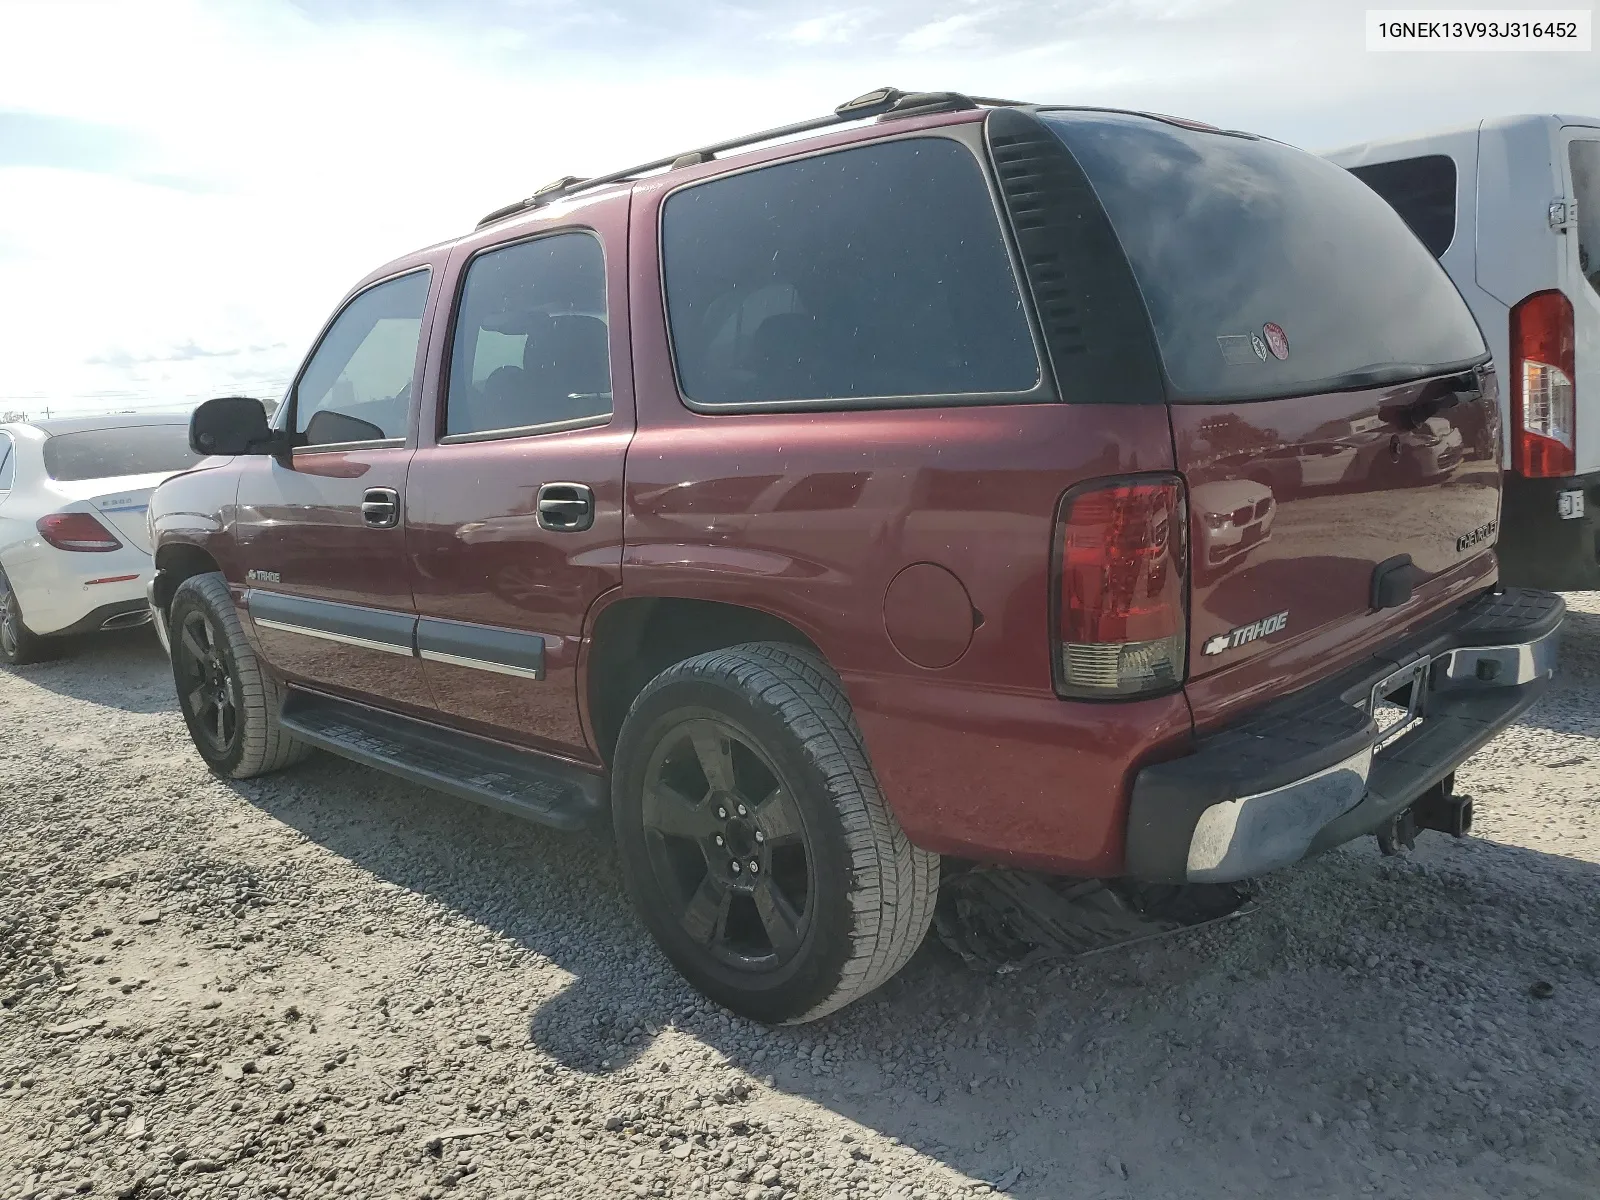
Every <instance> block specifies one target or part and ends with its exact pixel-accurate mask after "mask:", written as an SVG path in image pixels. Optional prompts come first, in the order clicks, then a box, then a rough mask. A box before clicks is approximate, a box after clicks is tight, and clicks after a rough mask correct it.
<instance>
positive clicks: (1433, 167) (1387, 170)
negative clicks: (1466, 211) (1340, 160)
mask: <svg viewBox="0 0 1600 1200" xmlns="http://www.w3.org/2000/svg"><path fill="white" fill-rule="evenodd" d="M1350 174H1352V175H1354V176H1355V177H1356V178H1357V179H1359V180H1361V182H1362V183H1364V184H1366V185H1367V186H1368V187H1369V188H1371V189H1372V190H1373V191H1375V192H1377V193H1378V195H1380V196H1382V197H1383V198H1384V199H1385V200H1387V201H1388V202H1389V205H1390V207H1392V208H1393V209H1394V210H1395V212H1397V213H1399V214H1400V219H1401V220H1402V221H1404V222H1405V223H1406V224H1407V225H1409V226H1410V227H1411V232H1412V233H1414V234H1416V235H1417V237H1419V238H1421V239H1422V244H1423V245H1424V246H1426V247H1427V248H1428V253H1430V254H1432V255H1433V256H1434V257H1435V258H1438V257H1439V256H1440V255H1441V254H1443V253H1444V252H1445V251H1446V250H1448V249H1450V243H1451V242H1452V241H1453V240H1454V239H1455V236H1456V160H1455V159H1453V158H1451V157H1450V156H1449V155H1448V154H1424V155H1422V156H1421V157H1419V158H1397V159H1395V161H1394V162H1386V163H1373V164H1372V165H1371V166H1366V167H1351V168H1350Z"/></svg>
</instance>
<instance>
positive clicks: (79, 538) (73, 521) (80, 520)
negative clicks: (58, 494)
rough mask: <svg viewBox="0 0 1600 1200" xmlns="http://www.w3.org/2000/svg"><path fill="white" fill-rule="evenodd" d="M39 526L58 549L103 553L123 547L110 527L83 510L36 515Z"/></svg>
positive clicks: (45, 537)
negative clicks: (113, 535)
mask: <svg viewBox="0 0 1600 1200" xmlns="http://www.w3.org/2000/svg"><path fill="white" fill-rule="evenodd" d="M38 529H39V536H40V537H42V538H44V540H45V541H47V542H49V543H50V544H51V545H52V546H54V547H55V548H56V549H57V550H74V551H78V552H80V553H83V552H87V553H90V554H104V553H106V552H107V551H109V550H121V549H122V543H121V542H119V541H117V539H116V538H114V537H112V536H111V531H110V530H109V529H107V528H106V527H105V526H104V525H102V524H100V522H99V521H96V520H95V519H94V518H93V517H91V516H90V515H89V514H88V513H85V512H62V513H51V514H50V515H49V516H47V517H40V518H39V521H38Z"/></svg>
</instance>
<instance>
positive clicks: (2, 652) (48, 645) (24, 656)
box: [0, 572, 65, 667]
mask: <svg viewBox="0 0 1600 1200" xmlns="http://www.w3.org/2000/svg"><path fill="white" fill-rule="evenodd" d="M64 649H65V647H63V646H62V644H61V642H60V640H59V639H56V638H46V637H40V636H39V635H38V634H36V633H33V632H32V631H31V630H29V628H28V626H27V624H26V623H25V622H24V621H23V619H22V603H21V601H19V600H18V599H17V594H16V593H15V592H14V591H12V590H11V581H10V580H9V579H7V578H6V577H5V573H4V572H0V662H4V663H8V664H9V665H11V666H13V667H22V666H27V665H28V664H29V663H39V662H48V661H49V660H50V659H52V658H59V657H60V656H61V654H62V651H63V650H64Z"/></svg>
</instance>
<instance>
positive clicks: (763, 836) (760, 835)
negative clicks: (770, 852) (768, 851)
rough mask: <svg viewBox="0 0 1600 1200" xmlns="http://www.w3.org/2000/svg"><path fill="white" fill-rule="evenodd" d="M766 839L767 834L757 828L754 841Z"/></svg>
mask: <svg viewBox="0 0 1600 1200" xmlns="http://www.w3.org/2000/svg"><path fill="white" fill-rule="evenodd" d="M766 840H767V835H766V834H764V833H762V832H761V830H759V829H758V830H756V841H757V842H764V841H766Z"/></svg>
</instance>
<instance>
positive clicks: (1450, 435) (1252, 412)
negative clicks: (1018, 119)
mask: <svg viewBox="0 0 1600 1200" xmlns="http://www.w3.org/2000/svg"><path fill="white" fill-rule="evenodd" d="M1040 117H1041V119H1043V120H1044V121H1045V122H1046V124H1048V125H1050V126H1051V127H1052V128H1054V129H1055V130H1056V131H1057V133H1058V135H1059V136H1060V137H1061V139H1062V140H1063V141H1064V142H1065V143H1066V144H1067V147H1068V149H1069V150H1071V151H1072V153H1073V155H1074V156H1075V157H1076V159H1077V160H1078V162H1079V164H1080V165H1081V166H1082V168H1083V170H1084V173H1085V175H1086V176H1087V177H1088V179H1089V181H1090V183H1091V184H1092V186H1093V187H1094V189H1095V191H1096V194H1097V195H1098V197H1099V199H1100V201H1101V203H1102V205H1103V206H1104V207H1105V209H1106V212H1107V214H1108V216H1109V217H1110V219H1111V222H1112V224H1113V226H1114V227H1115V228H1116V231H1117V235H1118V237H1119V239H1120V240H1121V243H1122V247H1123V250H1124V252H1125V253H1126V255H1127V257H1128V260H1129V262H1130V263H1131V265H1132V267H1133V271H1134V274H1135V276H1136V277H1137V279H1138V281H1139V285H1140V289H1141V291H1142V293H1143V297H1144V301H1145V305H1146V307H1147V309H1148V311H1149V316H1150V321H1151V324H1152V326H1153V328H1154V331H1155V336H1156V341H1157V343H1158V345H1159V348H1160V352H1161V359H1162V364H1163V369H1164V371H1165V375H1166V385H1167V395H1168V400H1169V402H1170V410H1171V414H1172V429H1173V438H1174V446H1175V453H1176V462H1177V464H1178V468H1179V470H1180V472H1181V473H1182V474H1183V476H1184V478H1185V480H1186V482H1187V485H1188V491H1189V520H1190V561H1191V580H1190V612H1189V663H1188V671H1189V679H1190V680H1191V681H1195V680H1198V679H1201V678H1203V677H1208V676H1213V675H1220V674H1221V673H1223V672H1230V671H1233V670H1236V669H1240V668H1243V667H1244V666H1245V665H1246V664H1253V666H1254V668H1255V669H1254V670H1253V672H1251V677H1252V678H1254V679H1256V680H1260V679H1262V678H1265V677H1267V676H1271V686H1272V687H1274V688H1278V689H1281V688H1283V687H1286V686H1287V687H1292V686H1297V685H1298V684H1300V683H1304V682H1309V681H1310V680H1311V679H1313V678H1315V677H1317V676H1318V675H1320V674H1322V673H1325V672H1326V671H1328V670H1329V669H1330V667H1331V666H1332V665H1334V660H1336V659H1338V658H1339V657H1340V656H1341V655H1348V656H1353V655H1354V654H1356V653H1359V652H1361V651H1362V650H1363V649H1364V648H1367V647H1370V646H1371V645H1373V644H1375V643H1377V642H1381V641H1383V640H1385V639H1389V638H1392V637H1393V636H1395V635H1396V634H1397V633H1398V632H1400V630H1402V629H1403V628H1404V627H1405V626H1406V625H1407V624H1409V623H1410V622H1412V621H1413V620H1415V619H1417V618H1419V617H1421V616H1422V615H1424V614H1425V613H1427V612H1429V611H1432V610H1433V609H1436V608H1438V607H1439V606H1441V605H1442V604H1444V603H1447V602H1448V601H1449V600H1450V599H1452V598H1454V597H1456V596H1459V595H1461V594H1462V592H1463V589H1464V588H1466V587H1470V586H1472V585H1473V584H1481V583H1487V582H1489V581H1490V580H1491V579H1492V578H1493V573H1494V570H1495V564H1494V557H1493V554H1492V553H1491V550H1492V546H1493V543H1494V531H1495V525H1496V520H1497V515H1498V509H1499V497H1500V483H1499V467H1498V461H1497V460H1498V449H1497V439H1498V436H1499V415H1498V406H1497V402H1496V392H1495V387H1496V385H1495V381H1494V376H1493V372H1492V370H1491V369H1490V368H1489V367H1488V366H1487V362H1488V357H1489V355H1488V350H1487V348H1486V346H1485V344H1484V340H1483V336H1482V334H1481V332H1480V331H1479V329H1478V326H1477V323H1476V321H1475V320H1474V319H1473V316H1472V314H1471V312H1470V311H1469V310H1468V308H1467V306H1466V304H1465V302H1464V301H1463V300H1462V299H1461V297H1460V295H1459V293H1458V292H1457V291H1456V289H1455V286H1454V285H1453V284H1452V283H1451V282H1450V279H1449V276H1448V275H1447V274H1446V273H1445V271H1444V270H1443V268H1442V267H1441V266H1440V265H1439V264H1438V262H1437V261H1435V259H1434V258H1433V256H1432V255H1431V254H1430V253H1429V252H1428V250H1427V249H1426V248H1425V247H1424V246H1423V245H1422V243H1421V242H1420V241H1418V239H1417V238H1416V236H1414V235H1413V234H1412V232H1411V231H1410V230H1409V229H1408V228H1407V227H1406V225H1405V223H1404V222H1403V221H1402V220H1401V218H1400V217H1399V216H1397V215H1396V214H1395V212H1394V210H1393V209H1392V208H1390V206H1389V205H1388V204H1386V203H1385V202H1384V201H1383V200H1382V199H1381V198H1380V197H1379V196H1378V195H1376V194H1375V193H1374V192H1373V191H1372V190H1371V189H1370V188H1369V187H1367V186H1366V185H1365V184H1364V183H1362V182H1361V181H1360V180H1358V179H1356V178H1355V177H1354V176H1352V175H1351V174H1349V173H1348V172H1347V171H1345V170H1343V169H1341V168H1340V167H1337V166H1335V165H1333V164H1332V163H1329V162H1327V161H1325V160H1323V159H1320V158H1317V157H1315V156H1313V155H1311V154H1307V153H1304V152H1302V151H1299V150H1295V149H1292V148H1291V147H1288V146H1285V145H1283V144H1281V143H1278V142H1273V141H1270V140H1267V139H1263V138H1256V137H1253V136H1250V135H1243V134H1233V133H1227V132H1223V131H1220V130H1208V129H1204V128H1196V127H1193V126H1191V125H1187V124H1183V123H1178V122H1172V121H1167V120H1163V119H1155V118H1150V117H1143V116H1137V115H1131V114H1121V113H1108V112H1087V111H1082V110H1058V111H1050V110H1045V111H1042V112H1041V113H1040ZM1384 580H1388V583H1387V584H1384V582H1383V581H1384ZM1385 589H1388V590H1385ZM1310 643H1314V644H1316V645H1318V646H1325V647H1328V648H1329V652H1328V653H1326V654H1322V653H1319V654H1317V655H1315V656H1310V655H1308V654H1307V653H1305V649H1304V648H1305V646H1306V645H1307V644H1310ZM1295 647H1300V648H1301V651H1300V653H1298V654H1294V653H1291V651H1292V650H1293V649H1294V648H1295ZM1274 661H1275V662H1276V669H1274ZM1241 678H1243V677H1242V676H1241ZM1206 690H1207V692H1208V694H1210V695H1213V696H1215V695H1225V694H1226V693H1227V691H1228V689H1227V688H1226V687H1223V688H1208V689H1206ZM1202 707H1204V706H1202ZM1207 716H1208V714H1207V713H1206V712H1204V711H1201V708H1197V710H1196V718H1197V720H1199V721H1200V722H1201V723H1202V724H1204V723H1205V721H1206V720H1207Z"/></svg>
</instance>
